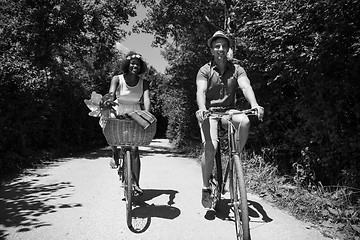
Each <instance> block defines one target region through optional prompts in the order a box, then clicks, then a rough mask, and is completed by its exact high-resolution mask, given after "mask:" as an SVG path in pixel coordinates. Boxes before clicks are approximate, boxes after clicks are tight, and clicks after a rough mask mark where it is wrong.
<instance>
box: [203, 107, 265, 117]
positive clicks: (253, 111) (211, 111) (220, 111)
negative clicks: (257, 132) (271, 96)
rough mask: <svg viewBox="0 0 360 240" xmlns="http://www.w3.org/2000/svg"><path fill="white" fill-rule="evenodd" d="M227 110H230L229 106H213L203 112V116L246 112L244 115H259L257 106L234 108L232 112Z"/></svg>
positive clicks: (220, 115)
mask: <svg viewBox="0 0 360 240" xmlns="http://www.w3.org/2000/svg"><path fill="white" fill-rule="evenodd" d="M228 110H231V109H229V108H223V107H213V108H210V109H209V111H208V112H205V113H204V117H205V118H209V117H211V116H214V117H215V116H217V117H222V116H226V115H230V114H231V115H237V114H246V115H256V116H259V109H257V108H250V109H245V110H236V111H234V112H229V111H228Z"/></svg>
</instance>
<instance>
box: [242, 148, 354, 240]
mask: <svg viewBox="0 0 360 240" xmlns="http://www.w3.org/2000/svg"><path fill="white" fill-rule="evenodd" d="M244 165H245V171H246V176H247V179H246V181H247V188H248V191H249V192H251V193H255V194H257V195H259V196H260V197H263V198H264V199H265V200H267V201H268V202H270V203H272V204H274V205H276V206H277V207H279V208H281V209H284V210H286V211H288V212H290V213H291V214H292V215H293V216H295V217H296V218H298V219H300V220H304V221H310V222H312V223H314V224H315V225H316V226H318V227H319V230H320V231H321V232H322V234H323V235H324V236H326V237H329V238H330V239H337V240H343V239H344V240H345V239H346V240H360V198H359V196H360V189H353V188H349V187H345V186H322V185H321V184H320V183H317V184H305V185H304V184H303V183H302V182H300V181H298V179H299V178H298V177H299V176H298V175H296V176H281V175H279V173H278V171H277V167H276V166H274V165H272V164H270V163H266V162H265V160H264V158H263V157H262V156H259V155H256V154H249V153H248V154H245V161H244Z"/></svg>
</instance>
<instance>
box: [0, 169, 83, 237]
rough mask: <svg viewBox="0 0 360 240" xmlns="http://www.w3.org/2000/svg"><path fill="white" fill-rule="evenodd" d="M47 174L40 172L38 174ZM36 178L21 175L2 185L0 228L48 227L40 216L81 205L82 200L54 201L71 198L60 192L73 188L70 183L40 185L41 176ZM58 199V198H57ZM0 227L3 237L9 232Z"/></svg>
mask: <svg viewBox="0 0 360 240" xmlns="http://www.w3.org/2000/svg"><path fill="white" fill-rule="evenodd" d="M44 176H46V175H41V174H37V175H36V177H37V178H39V177H44ZM37 178H34V179H32V180H29V181H26V182H25V181H23V180H21V179H20V178H19V179H14V180H13V181H12V182H9V183H3V184H2V186H1V188H0V227H1V228H2V227H4V228H5V229H6V228H7V227H17V228H19V230H18V231H19V232H26V231H31V229H34V228H39V227H44V226H49V225H50V224H49V223H46V222H42V221H40V220H39V217H40V216H42V215H44V214H49V213H53V212H56V211H58V210H59V209H61V208H74V207H81V206H82V205H81V204H80V203H74V204H60V203H55V202H57V201H58V200H59V199H65V198H68V197H70V194H68V193H63V194H61V190H62V189H67V192H68V189H69V188H73V187H74V186H73V185H71V184H70V183H69V182H58V183H53V184H39V183H38V181H39V179H37ZM54 200H55V201H54ZM1 228H0V239H4V238H5V237H6V236H7V235H6V232H5V230H2V229H1Z"/></svg>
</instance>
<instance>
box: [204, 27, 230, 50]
mask: <svg viewBox="0 0 360 240" xmlns="http://www.w3.org/2000/svg"><path fill="white" fill-rule="evenodd" d="M215 38H225V39H226V40H227V41H228V42H229V47H230V45H231V40H230V38H229V37H228V36H226V35H225V33H224V32H223V31H216V32H215V33H214V35H212V37H211V38H209V39H208V40H207V45H208V46H209V47H211V43H212V41H213V40H214V39H215Z"/></svg>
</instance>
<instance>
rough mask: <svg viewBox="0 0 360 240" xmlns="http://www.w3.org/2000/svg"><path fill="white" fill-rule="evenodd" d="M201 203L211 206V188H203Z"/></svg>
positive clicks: (206, 206) (205, 206)
mask: <svg viewBox="0 0 360 240" xmlns="http://www.w3.org/2000/svg"><path fill="white" fill-rule="evenodd" d="M201 203H202V205H203V206H204V208H209V209H210V208H211V205H212V197H211V188H205V189H204V188H203V190H202V198H201Z"/></svg>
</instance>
